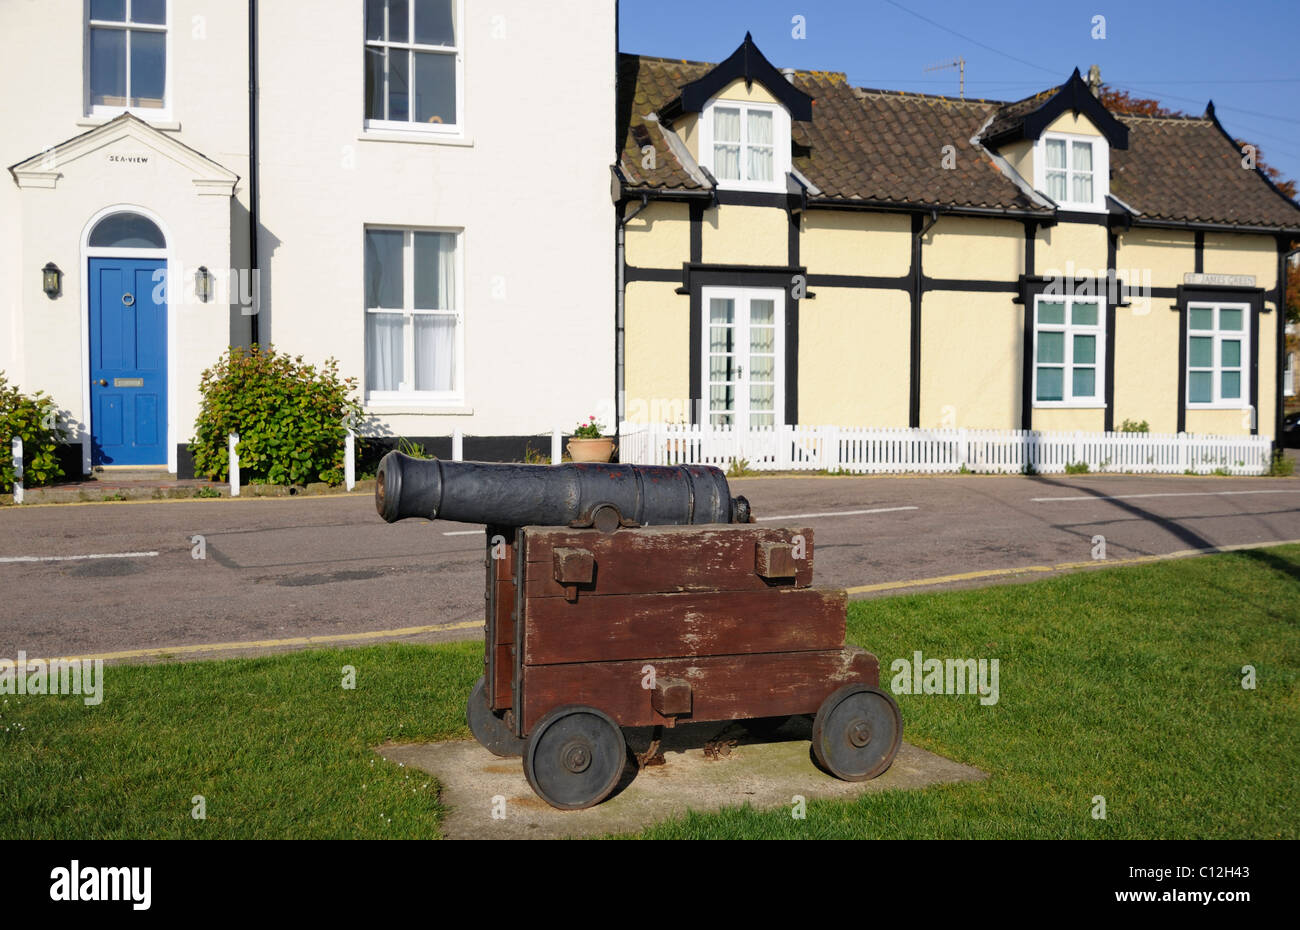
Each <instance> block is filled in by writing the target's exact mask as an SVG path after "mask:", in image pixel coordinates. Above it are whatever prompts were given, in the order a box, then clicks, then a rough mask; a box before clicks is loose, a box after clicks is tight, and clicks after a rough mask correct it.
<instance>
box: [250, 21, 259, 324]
mask: <svg viewBox="0 0 1300 930" xmlns="http://www.w3.org/2000/svg"><path fill="white" fill-rule="evenodd" d="M257 167H258V166H257V0H248V270H249V280H251V281H252V282H253V315H252V316H251V317H249V320H248V325H249V341H251V342H253V343H257V342H258V340H259V338H260V335H261V333H260V327H259V326H258V315H259V314H260V313H261V312H262V283H261V280H260V277H261V276H260V275H259V274H258V259H257V226H258V219H257V173H258V171H257Z"/></svg>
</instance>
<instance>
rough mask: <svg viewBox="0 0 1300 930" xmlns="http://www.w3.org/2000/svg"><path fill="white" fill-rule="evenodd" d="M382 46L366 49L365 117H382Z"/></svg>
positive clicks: (385, 52)
mask: <svg viewBox="0 0 1300 930" xmlns="http://www.w3.org/2000/svg"><path fill="white" fill-rule="evenodd" d="M386 54H387V51H386V50H385V49H382V48H367V49H366V119H383V118H384V56H385V55H386Z"/></svg>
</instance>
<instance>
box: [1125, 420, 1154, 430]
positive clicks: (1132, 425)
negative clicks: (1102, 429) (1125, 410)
mask: <svg viewBox="0 0 1300 930" xmlns="http://www.w3.org/2000/svg"><path fill="white" fill-rule="evenodd" d="M1119 431H1120V432H1121V433H1149V432H1151V424H1150V423H1148V422H1147V421H1146V420H1125V421H1124V422H1123V423H1121V424H1120V425H1119Z"/></svg>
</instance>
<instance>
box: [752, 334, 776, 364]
mask: <svg viewBox="0 0 1300 930" xmlns="http://www.w3.org/2000/svg"><path fill="white" fill-rule="evenodd" d="M775 349H776V327H775V326H752V327H750V330H749V351H751V352H762V353H768V354H771V353H772V352H774V351H775ZM750 364H751V365H753V364H755V362H754V360H753V359H750Z"/></svg>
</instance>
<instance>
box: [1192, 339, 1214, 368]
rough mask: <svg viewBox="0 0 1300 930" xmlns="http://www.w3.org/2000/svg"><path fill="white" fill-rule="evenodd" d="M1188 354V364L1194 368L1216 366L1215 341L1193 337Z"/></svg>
mask: <svg viewBox="0 0 1300 930" xmlns="http://www.w3.org/2000/svg"><path fill="white" fill-rule="evenodd" d="M1190 342H1191V345H1190V346H1189V348H1188V352H1187V364H1189V365H1191V366H1192V367H1193V368H1209V367H1210V366H1212V365H1213V364H1214V339H1212V338H1211V337H1209V336H1193V337H1192V338H1191V340H1190Z"/></svg>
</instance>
